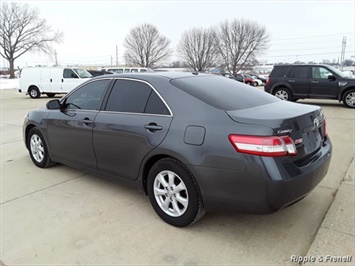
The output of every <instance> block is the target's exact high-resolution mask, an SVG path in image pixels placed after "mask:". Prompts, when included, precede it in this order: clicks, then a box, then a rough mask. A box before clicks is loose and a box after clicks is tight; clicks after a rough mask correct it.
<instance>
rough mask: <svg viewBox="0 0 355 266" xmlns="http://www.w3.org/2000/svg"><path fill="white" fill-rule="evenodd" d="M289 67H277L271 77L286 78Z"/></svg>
mask: <svg viewBox="0 0 355 266" xmlns="http://www.w3.org/2000/svg"><path fill="white" fill-rule="evenodd" d="M288 68H289V66H282V67H277V66H275V67H274V68H273V70H272V71H271V73H270V77H276V78H282V77H285V75H286V72H287V70H288Z"/></svg>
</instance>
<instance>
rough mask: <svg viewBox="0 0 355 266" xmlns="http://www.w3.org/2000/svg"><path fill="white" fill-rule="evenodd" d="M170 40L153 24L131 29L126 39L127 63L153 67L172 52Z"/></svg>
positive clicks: (125, 56)
mask: <svg viewBox="0 0 355 266" xmlns="http://www.w3.org/2000/svg"><path fill="white" fill-rule="evenodd" d="M169 45H170V40H168V39H167V38H166V37H165V36H163V35H161V34H160V33H159V32H158V29H157V28H156V27H155V26H153V25H151V24H147V23H145V24H142V25H140V26H137V27H134V28H133V29H131V31H130V32H129V34H128V35H127V36H126V38H125V40H124V46H125V48H126V52H125V54H124V58H125V61H126V64H131V65H139V66H142V67H153V66H154V65H155V64H157V63H159V62H161V61H163V60H165V59H167V58H168V57H169V56H170V54H171V52H172V51H171V49H170V48H169Z"/></svg>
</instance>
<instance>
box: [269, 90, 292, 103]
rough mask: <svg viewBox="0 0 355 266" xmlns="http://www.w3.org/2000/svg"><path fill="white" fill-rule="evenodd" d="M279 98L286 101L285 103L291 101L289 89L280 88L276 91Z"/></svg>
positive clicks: (275, 93)
mask: <svg viewBox="0 0 355 266" xmlns="http://www.w3.org/2000/svg"><path fill="white" fill-rule="evenodd" d="M273 94H274V95H275V96H276V97H277V98H279V99H281V100H284V101H291V100H292V98H291V93H290V91H289V90H288V89H286V88H279V89H277V90H275V91H274V93H273Z"/></svg>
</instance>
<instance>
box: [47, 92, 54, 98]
mask: <svg viewBox="0 0 355 266" xmlns="http://www.w3.org/2000/svg"><path fill="white" fill-rule="evenodd" d="M46 94H47V96H48V97H49V98H53V97H54V96H55V93H46Z"/></svg>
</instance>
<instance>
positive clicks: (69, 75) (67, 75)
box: [63, 68, 79, 79]
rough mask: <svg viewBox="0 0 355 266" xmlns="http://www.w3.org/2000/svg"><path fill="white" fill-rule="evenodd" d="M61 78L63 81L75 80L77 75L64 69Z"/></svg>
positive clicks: (70, 70)
mask: <svg viewBox="0 0 355 266" xmlns="http://www.w3.org/2000/svg"><path fill="white" fill-rule="evenodd" d="M63 78H65V79H75V78H79V77H78V75H77V74H75V72H74V71H73V70H72V69H69V68H65V69H64V71H63Z"/></svg>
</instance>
